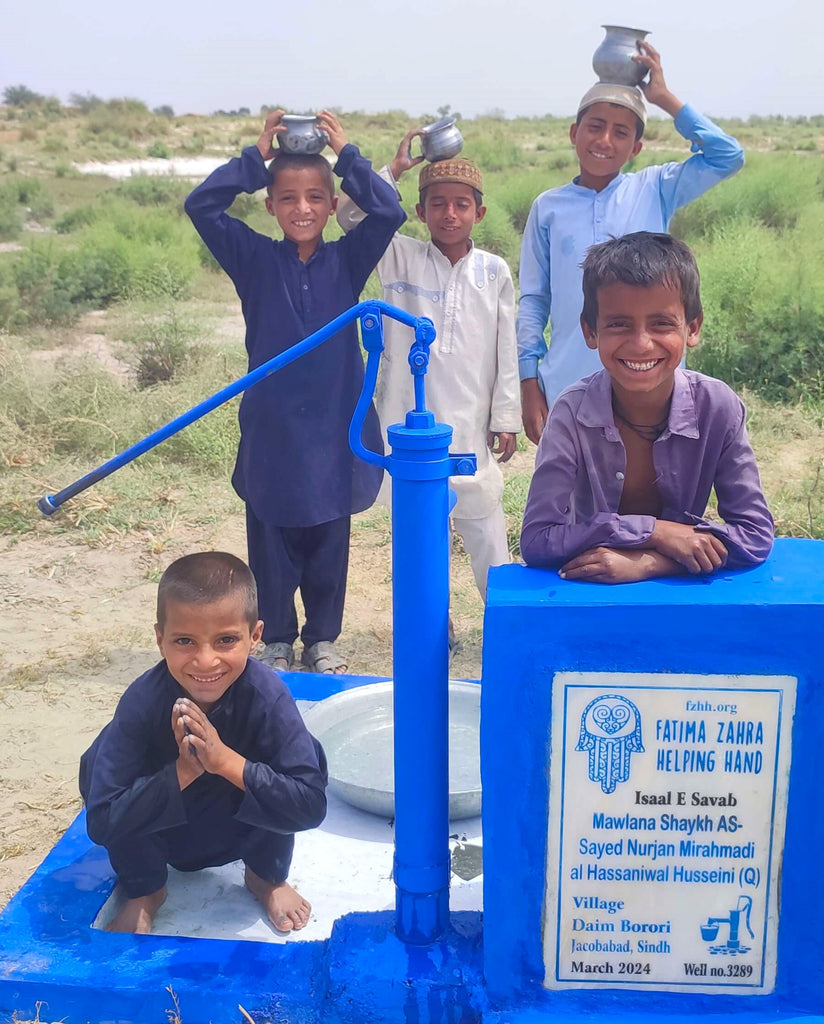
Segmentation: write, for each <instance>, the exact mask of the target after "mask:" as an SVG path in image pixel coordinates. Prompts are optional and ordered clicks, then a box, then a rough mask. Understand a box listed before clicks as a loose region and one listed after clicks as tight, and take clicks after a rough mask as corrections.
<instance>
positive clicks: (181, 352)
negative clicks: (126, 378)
mask: <svg viewBox="0 0 824 1024" xmlns="http://www.w3.org/2000/svg"><path fill="white" fill-rule="evenodd" d="M201 337H202V327H201V325H200V324H199V323H198V322H197V321H195V320H193V319H192V318H191V317H186V316H183V315H181V314H180V313H179V312H178V311H177V310H176V309H175V307H174V306H170V307H168V308H167V309H166V310H165V311H163V312H162V313H161V314H159V315H158V314H154V315H146V316H143V317H141V318H140V319H139V321H138V322H137V323H136V324H135V325H134V326H132V327H131V328H130V329H129V330H128V331H127V332H126V335H125V337H124V341H125V342H126V344H127V345H128V347H129V349H130V352H131V358H130V362H131V364H132V366H133V368H134V371H135V377H136V379H137V382H138V385H139V386H140V387H151V386H153V385H155V384H159V383H161V382H163V381H169V380H172V378H174V377H177V376H179V375H180V373H181V371H184V370H188V369H190V368H191V367H192V366H193V365H194V363H195V362H197V361H198V359H199V358H200V355H201V353H202V349H201V346H200V341H201Z"/></svg>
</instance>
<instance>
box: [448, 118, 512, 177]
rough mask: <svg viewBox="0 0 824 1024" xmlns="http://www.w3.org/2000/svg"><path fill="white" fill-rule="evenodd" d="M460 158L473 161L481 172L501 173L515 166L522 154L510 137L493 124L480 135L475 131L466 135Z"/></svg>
mask: <svg viewBox="0 0 824 1024" xmlns="http://www.w3.org/2000/svg"><path fill="white" fill-rule="evenodd" d="M462 156H465V157H467V158H468V159H469V160H474V161H475V163H476V164H477V165H478V166H479V167H480V168H481V170H483V171H503V170H506V169H507V168H508V167H515V166H517V165H518V163H519V162H520V161H521V157H522V153H521V147H520V146H519V145H517V144H516V143H514V142H513V141H512V138H511V136H509V134H508V133H507V132H505V131H504V130H503V129H502V128H501V127H500V125H498V124H497V122H493V124H492V126H491V127H490V128H489V129H488V130H483V132H482V134H480V133H479V134H475V130H473V131H469V132H468V133H467V137H466V144H465V146H464V149H463V153H462Z"/></svg>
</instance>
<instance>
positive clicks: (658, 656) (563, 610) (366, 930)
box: [0, 540, 824, 1024]
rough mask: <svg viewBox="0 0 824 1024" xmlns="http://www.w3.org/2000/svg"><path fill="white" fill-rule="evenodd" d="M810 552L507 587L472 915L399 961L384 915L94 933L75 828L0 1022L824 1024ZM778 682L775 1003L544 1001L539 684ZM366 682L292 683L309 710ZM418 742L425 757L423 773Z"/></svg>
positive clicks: (635, 998) (544, 722)
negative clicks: (617, 674) (640, 678)
mask: <svg viewBox="0 0 824 1024" xmlns="http://www.w3.org/2000/svg"><path fill="white" fill-rule="evenodd" d="M822 580H824V544H821V543H820V542H806V541H800V540H797V541H796V540H785V541H779V542H778V543H777V544H776V549H775V552H774V555H773V556H772V557H771V559H770V560H769V561H768V562H767V563H766V564H765V565H764V566H761V567H759V568H757V569H754V570H750V571H743V572H737V573H720V574H718V575H717V576H715V577H713V578H711V579H709V580H703V579H701V580H695V579H684V580H661V581H652V582H649V583H643V584H635V585H631V586H625V587H600V586H593V585H586V584H576V583H570V582H567V581H563V580H561V579H559V577H558V576H557V574H555V573H552V572H542V571H540V572H539V571H532V570H527V569H525V568H523V567H518V566H505V567H501V568H500V569H497V570H493V572H492V573H491V575H490V591H489V602H488V606H487V615H486V631H485V632H486V635H485V645H484V678H483V693H482V765H483V785H484V811H483V815H484V914H483V918H481V915H479V914H477V913H470V912H465V913H453V914H452V915H451V916H450V929H449V931H448V932H447V934H446V936H445V937H444V938H443V939H442V940H441V941H438V942H436V943H433V944H432V945H429V946H424V947H416V946H411V945H406V944H404V943H402V942H401V941H399V940H398V938H397V937H396V935H395V932H394V927H395V917H394V914H393V913H392V912H390V911H386V912H376V913H368V914H365V913H352V914H347V915H345V916H343V917H341V918H339V919H338V920H337V922H336V923H335V925H334V928H333V931H332V934H331V937H330V938H329V939H327V940H324V941H308V942H288V943H286V944H282V945H281V944H272V943H263V942H256V941H242V940H238V941H235V940H231V939H223V940H218V939H205V938H198V939H194V938H183V937H169V936H154V935H151V936H136V935H116V934H111V933H107V932H103V931H99V930H96V929H93V928H92V927H91V922H92V921H93V920H94V919H95V917H96V916H97V913H98V912H99V910H100V908H101V906H102V905H103V903H104V902H105V900H106V899H107V897H108V896H109V894H110V892H111V890H112V887H113V885H114V877H113V874H112V872H111V868H110V866H109V864H108V859H107V857H106V854H105V852H104V851H103V850H101V849H99V848H97V847H94V846H93V845H92V844H91V843H90V842H89V840H88V838H87V837H86V834H85V828H84V822H83V817H82V815H81V816H80V817H78V819H77V820H76V821H75V822H74V823H73V824H72V826H71V827H70V829H69V830H68V831H67V833H66V834H65V836H64V837H63V838H62V839H61V841H60V842H59V843H58V844H57V845H56V846H55V847H54V849H53V850H52V851H51V853H50V854H49V856H48V857H47V858H46V860H45V861H44V862H43V864H42V865H41V867H40V868H39V869H38V871H37V872H36V873H35V874H34V875H33V876H32V878H31V879H30V880H29V881H28V882H27V884H26V885H25V886H24V887H23V889H21V891H20V892H19V893H18V894H17V896H15V897H14V899H13V900H12V901H11V902H10V903H9V905H8V907H7V908H6V909H5V910H4V911H3V913H2V914H0V1018H2V1015H3V1014H6V1015H11V1014H12V1013H13V1012H16V1013H17V1015H18V1017H19V1018H22V1019H27V1018H29V1019H33V1018H34V1016H35V1012H36V1007H37V1004H38V1003H45V1004H47V1005H45V1006H44V1007H43V1008H42V1010H41V1012H40V1017H41V1019H44V1020H56V1019H61V1020H65V1021H66V1024H91V1022H96V1024H158V1022H162V1021H164V1020H166V1019H167V1016H166V1014H167V1011H169V1010H171V1009H172V1007H173V1003H172V997H171V995H170V993H169V991H168V988H171V989H173V991H174V993H175V996H176V998H177V1000H178V1002H179V1006H180V1013H181V1018H182V1020H183V1022H184V1024H209V1022H212V1024H234V1022H238V1024H243V1022H244V1021H245V1018H243V1017H242V1015H241V1014H240V1012H239V1010H238V1006H239V1005H242V1006H243V1007H244V1009H245V1010H246V1011H247V1012H248V1013H249V1014H250V1015H251V1016H252V1019H253V1020H254V1021H255V1024H321V1022H322V1024H355V1022H358V1024H396V1022H397V1024H548V1022H552V1024H573V1022H574V1024H587V1022H595V1021H596V1020H597V1021H604V1020H605V1019H609V1020H610V1021H613V1022H615V1024H697V1022H698V1021H701V1022H703V1021H712V1022H714V1024H779V1022H781V1024H824V1015H823V1014H824V928H822V925H821V923H820V922H822V921H824V885H823V884H822V876H821V867H820V865H821V861H822V858H821V853H822V849H824V798H822V795H821V788H820V780H821V778H822V777H824V743H822V742H821V736H820V723H821V722H823V721H824V661H822V658H821V637H822V636H824V583H822ZM605 671H606V672H614V671H623V672H628V673H632V672H639V673H689V672H694V673H708V674H712V673H727V674H730V675H732V674H748V675H759V674H782V675H788V676H792V677H793V678H794V679H795V680H796V681H797V690H796V704H795V724H794V727H793V731H792V763H791V778H790V782H789V786H788V798H787V814H786V835H785V838H784V844H783V850H782V851H780V856H781V876H780V890H781V892H780V914H781V919H780V924H779V927H778V931H777V972H776V983H775V988H774V991H771V992H769V993H768V994H765V995H744V996H736V995H726V994H725V995H714V994H700V993H696V994H691V993H685V992H682V991H677V992H662V991H648V992H645V991H639V990H626V989H624V990H619V989H617V988H615V987H613V988H607V987H602V988H599V989H597V990H594V989H566V990H562V991H549V990H548V989H547V988H545V987H544V982H545V973H546V967H545V960H544V951H543V947H542V941H543V937H544V935H543V933H544V913H545V901H546V899H547V856H548V814H549V795H550V786H549V784H550V768H551V765H550V761H551V754H552V749H551V744H550V737H551V735H552V733H551V729H552V719H553V708H552V704H553V679H554V677H555V675H556V674H557V673H567V672H605ZM367 681H374V680H368V679H365V678H363V677H329V676H311V675H309V674H304V673H293V674H290V675H289V677H288V682H289V684H290V687H291V688H292V691H293V693H294V695H295V697H296V698H298V699H304V700H319V699H322V698H324V697H326V696H329V695H330V694H332V693H334V692H338V691H339V690H341V689H344V688H349V687H354V686H359V685H363V683H365V682H367ZM425 753H426V747H425V743H424V744H422V745H421V756H425Z"/></svg>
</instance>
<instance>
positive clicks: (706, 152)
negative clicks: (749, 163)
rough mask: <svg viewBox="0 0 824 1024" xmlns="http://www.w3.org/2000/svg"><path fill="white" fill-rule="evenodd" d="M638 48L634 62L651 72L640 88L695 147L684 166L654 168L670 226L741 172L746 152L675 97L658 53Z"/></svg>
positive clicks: (674, 165)
mask: <svg viewBox="0 0 824 1024" xmlns="http://www.w3.org/2000/svg"><path fill="white" fill-rule="evenodd" d="M639 46H640V47H641V48H642V50H641V53H640V54H638V55H637V56H635V57H633V58H632V59H633V60H634V61H636V62H637V63H639V64H643V65H644V66H645V67H647V68H648V69H649V81H648V82H646V83H644V84H642V85H641V89H642V90H643V92H644V95H645V96H646V98H647V100H648V101H649V102H650V103H653V104H655V105H656V106H658V107H660V108H661V109H662V110H664V111H665V112H666V113H668V114H669V115H670V116H671V117H672V118H673V120H674V124H675V128H676V131H678V133H679V134H680V135H683V137H684V138H685V139H687V141H688V142H690V143H691V144H692V151H693V154H694V155H693V156H691V157H690V158H689V159H688V160H685V161H684V162H683V163H668V164H663V165H662V166H660V167H658V168H654V170H655V171H657V172H659V173H660V181H659V188H660V193H661V207H662V213H663V216H664V223H665V224H669V222H670V220H671V218H672V216H673V214H674V213H675V211H676V210H678V209H679V208H680V207H682V206H686V205H687V203H690V202H692V200H693V199H697V198H698V196H700V195H703V193H704V192H706V191H707V190H708V189H710V188H712V187H713V186H714V185H717V184H718V183H719V182H721V181H723V180H724V178H729V177H730V176H731V175H733V174H735V173H736V171H739V170H740V169H741V167H743V165H744V150H743V149H742V147H741V145H740V143H739V142H738V141H737V139H734V138H733V137H732V136H731V135H727V134H726V132H723V131H722V130H721V129H720V128H719V127H718V125H717V124H714V123H713V122H712V121H711V120H710V119H709V118H708V117H704V116H703V114H699V112H698V111H697V110H695V109H694V108H693V107H691V106H690V105H689V104H688V103H682V102H681V100H679V99H678V98H677V97H676V96H675V95H673V93H672V92H670V90H669V88H668V87H667V84H666V81H665V79H664V72H663V70H662V68H661V56H660V54H659V53H658V51H657V50H655V49H654V48H653V47H652V46H650V45H649V43H640V44H639Z"/></svg>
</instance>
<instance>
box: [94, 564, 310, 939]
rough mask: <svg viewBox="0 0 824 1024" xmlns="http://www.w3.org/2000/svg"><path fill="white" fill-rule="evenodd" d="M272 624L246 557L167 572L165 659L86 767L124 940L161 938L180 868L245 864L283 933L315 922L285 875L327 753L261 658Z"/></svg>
mask: <svg viewBox="0 0 824 1024" xmlns="http://www.w3.org/2000/svg"><path fill="white" fill-rule="evenodd" d="M262 627H263V623H262V622H260V621H259V619H258V611H257V593H256V588H255V581H254V577H253V576H252V574H251V572H250V571H249V568H248V566H246V565H244V563H243V562H241V561H240V559H239V558H236V557H235V556H234V555H230V554H227V553H226V552H222V551H203V552H198V553H196V554H192V555H185V556H184V557H183V558H179V559H177V561H175V562H173V563H172V564H171V565H170V566H169V568H168V569H167V570H166V571H165V572H164V574H163V576H162V577H161V580H160V584H159V586H158V590H157V623H156V625H155V632H156V634H157V644H158V647H159V648H160V653H161V654H162V656H163V660H162V661H161V662H159V663H158V664H157V665H155V667H154V668H152V669H149V671H148V672H144V674H143V675H142V676H140V678H139V679H136V680H135V681H134V682H133V683H132V684H131V686H130V687H129V688H128V689H127V690H126V692H125V693H124V694H123V696H122V697H121V698H120V701H119V703H118V705H117V710H116V711H115V713H114V717H113V719H112V721H111V722H110V723H109V724H108V725H107V726H106V727H105V729H103V731H102V732H101V733H100V735H99V736H98V737H97V739H96V740H95V741H94V743H93V744H92V746H91V747H90V748H89V749H88V750H87V751H86V753H85V754H84V755H83V757H82V759H81V761H80V792H81V793H82V795H83V799H84V801H85V803H86V828H87V830H88V833H89V837H90V838H91V839H92V840H93V841H94V842H96V843H100V844H101V846H105V847H106V850H107V851H108V854H109V860H110V861H111V864H112V867H113V868H114V870H115V872H116V874H117V877H118V881H119V883H120V886H121V888H122V890H123V892H124V893H125V896H126V901H125V904H124V906H123V907H122V908H121V910H120V911H119V912H118V914H117V915H116V916H115V918H114V919H113V921H112V923H111V924H110V926H109V928H110V930H112V931H130V932H150V931H151V928H152V921H153V919H154V916H155V914H156V913H157V910H158V909H159V907H160V906H161V904H162V903H163V901H164V899H165V897H166V876H167V874H168V871H167V865H168V864H172V865H173V866H174V867H176V868H178V869H179V870H181V871H196V870H199V869H200V868H204V867H211V866H214V865H218V864H228V863H229V862H231V861H235V860H243V862H244V864H245V865H246V885H247V886H248V888H249V889H250V890H251V892H252V893H253V894H254V895H255V896H256V897H257V899H258V900H259V901H260V902H261V904H262V905H263V907H264V908H265V910H266V913H267V916H268V917H269V920H270V921H271V922H272V924H273V925H275V927H276V928H278V929H280V930H281V931H291V930H293V929H294V930H297V929H300V928H303V927H304V925H305V924H306V923H307V922H308V920H309V914H310V911H311V907H310V905H309V903H307V901H306V900H305V899H304V898H303V897H302V896H301V895H300V893H298V892H297V891H296V890H295V889H293V888H292V886H290V885H289V883H288V882H287V881H286V878H287V875H288V873H289V866H290V864H291V860H292V850H293V847H294V833H295V832H298V831H300V830H303V829H308V828H315V827H316V826H317V825H319V824H320V823H321V822H322V821H323V818H324V816H325V814H326V792H325V791H326V758H325V757H324V754H323V750H322V748H321V746H320V744H319V743H318V742H317V740H315V739H313V737H312V736H310V734H309V733H308V732H307V730H306V727H305V726H304V724H303V720H302V719H301V717H300V713H299V712H298V709H297V707H296V706H295V702H294V700H293V699H292V696H291V694H290V693H289V691H288V690H287V689H286V686H285V685H284V684H283V682H282V681H281V679H280V677H279V676H278V675H277V674H276V673H275V672H273V671H272V670H271V669H270V668H268V667H267V666H266V665H262V664H261V663H260V662H259V661H257V660H256V659H255V658H250V657H249V655H250V653H251V651H252V650H253V648H254V647H255V646H256V645H257V643H258V640H259V639H260V635H261V630H262Z"/></svg>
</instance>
